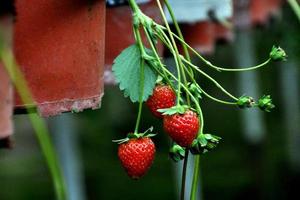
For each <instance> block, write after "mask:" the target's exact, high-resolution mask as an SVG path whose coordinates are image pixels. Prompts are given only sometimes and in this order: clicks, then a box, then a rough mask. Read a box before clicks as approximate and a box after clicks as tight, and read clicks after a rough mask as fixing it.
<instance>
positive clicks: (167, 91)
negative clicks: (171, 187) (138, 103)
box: [146, 85, 176, 118]
mask: <svg viewBox="0 0 300 200" xmlns="http://www.w3.org/2000/svg"><path fill="white" fill-rule="evenodd" d="M175 102H176V94H175V92H174V91H173V89H172V88H171V87H170V86H168V85H157V86H156V87H155V88H154V90H153V94H152V96H150V97H149V99H148V100H147V102H146V104H147V106H148V108H149V109H150V111H151V112H152V113H153V115H154V116H156V117H158V118H163V115H162V113H160V112H158V111H157V109H163V108H170V107H173V106H174V105H175Z"/></svg>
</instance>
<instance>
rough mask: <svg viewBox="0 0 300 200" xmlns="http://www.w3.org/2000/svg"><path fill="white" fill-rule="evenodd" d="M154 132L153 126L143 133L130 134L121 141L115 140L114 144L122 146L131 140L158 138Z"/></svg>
mask: <svg viewBox="0 0 300 200" xmlns="http://www.w3.org/2000/svg"><path fill="white" fill-rule="evenodd" d="M152 131H153V126H151V127H150V128H148V129H147V130H146V131H144V132H143V133H128V134H127V137H126V138H122V139H119V140H113V142H116V143H118V144H122V143H125V142H128V141H129V140H131V139H139V138H146V137H154V136H156V134H154V133H152Z"/></svg>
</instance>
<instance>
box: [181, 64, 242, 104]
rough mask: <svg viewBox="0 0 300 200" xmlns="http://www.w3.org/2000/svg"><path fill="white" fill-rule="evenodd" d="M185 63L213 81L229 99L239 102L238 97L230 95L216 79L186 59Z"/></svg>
mask: <svg viewBox="0 0 300 200" xmlns="http://www.w3.org/2000/svg"><path fill="white" fill-rule="evenodd" d="M182 60H183V61H184V62H185V63H187V64H188V65H190V66H191V67H193V68H194V69H195V70H196V71H198V72H199V73H201V74H202V75H203V76H205V77H206V78H207V79H209V80H210V81H212V82H213V83H214V84H215V85H216V86H217V87H218V88H219V89H220V90H221V91H222V92H224V93H225V94H226V95H228V96H229V97H231V98H232V99H234V100H235V101H237V100H238V98H237V97H235V96H233V95H232V94H230V93H229V92H228V91H227V90H225V89H224V88H223V87H222V86H221V85H220V84H219V83H218V82H217V81H216V80H215V79H213V78H212V77H211V76H209V75H208V74H206V73H205V72H204V71H202V70H201V69H199V68H198V67H197V66H195V65H194V64H192V63H190V62H189V61H187V60H185V59H184V58H183V59H182Z"/></svg>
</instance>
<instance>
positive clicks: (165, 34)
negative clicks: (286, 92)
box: [113, 0, 287, 199]
mask: <svg viewBox="0 0 300 200" xmlns="http://www.w3.org/2000/svg"><path fill="white" fill-rule="evenodd" d="M156 2H157V6H158V8H159V10H160V13H161V16H162V18H163V21H164V25H161V24H158V23H156V22H155V21H154V20H153V19H151V18H150V17H148V16H146V15H145V14H144V13H143V12H142V11H141V10H140V8H139V6H138V5H137V3H136V2H135V0H129V5H130V7H131V10H132V16H133V17H132V25H133V30H134V36H135V39H136V43H135V44H133V45H131V46H130V47H128V48H126V49H125V50H124V51H123V52H122V53H121V54H120V55H119V56H118V57H117V58H116V59H115V61H114V64H113V72H114V74H115V77H116V80H117V82H118V83H119V87H120V89H121V90H122V91H124V95H125V97H129V98H130V100H131V101H132V102H133V103H134V102H138V103H139V112H138V116H137V121H136V126H135V130H134V132H133V133H130V134H128V136H127V138H125V139H122V140H117V142H119V143H121V144H120V146H119V158H120V160H121V163H122V165H123V166H124V168H125V170H126V171H127V173H128V175H129V176H130V177H132V178H135V179H136V178H139V177H141V176H142V175H144V173H145V172H146V170H148V168H149V166H150V165H151V164H152V160H153V157H154V150H153V149H154V145H152V143H151V142H150V141H151V140H150V139H149V138H148V137H150V136H153V134H151V133H149V134H148V133H147V132H148V131H146V133H140V131H139V124H140V120H141V115H142V104H143V102H145V101H146V102H147V105H148V107H149V109H150V110H151V112H152V113H153V114H154V115H155V116H157V117H163V124H164V130H165V132H166V133H167V134H168V135H169V136H170V138H171V139H172V140H173V145H172V146H171V148H170V152H169V155H170V157H171V158H172V159H173V160H174V161H176V162H177V161H180V160H184V163H183V172H182V188H181V199H184V198H185V194H184V191H185V173H186V168H187V160H188V156H189V152H191V153H192V154H193V155H194V156H195V165H194V166H195V168H194V176H193V182H192V188H191V196H190V199H195V198H196V190H197V184H198V177H199V176H198V174H199V170H200V168H199V163H200V155H201V154H204V153H207V152H209V151H211V150H213V149H214V148H216V147H217V145H218V144H219V142H220V140H221V138H220V137H219V136H216V135H212V134H210V133H206V132H204V117H203V113H202V109H201V107H202V106H203V105H202V101H201V100H202V98H209V99H211V100H213V101H216V102H218V103H222V104H224V105H228V106H235V107H237V108H241V109H245V108H255V107H257V108H260V109H261V110H263V111H266V112H270V111H271V110H272V109H273V108H274V107H275V106H274V105H273V103H272V99H271V97H270V95H263V96H262V97H261V98H260V99H258V100H255V99H254V98H252V97H251V96H248V95H241V96H240V97H238V96H236V95H234V94H232V93H231V92H229V91H228V90H227V89H225V88H224V87H223V86H222V84H220V83H219V82H218V81H217V80H215V79H214V78H213V77H212V76H211V75H209V74H208V73H206V72H205V71H204V69H203V68H204V67H206V66H207V67H209V68H212V69H214V70H215V71H216V72H245V71H251V70H256V69H258V68H261V67H263V66H266V65H267V64H269V63H271V62H273V61H283V60H285V59H286V57H287V55H286V53H285V52H284V50H283V49H281V48H280V47H276V46H273V47H272V49H271V52H270V54H269V56H268V57H267V59H266V61H264V62H263V63H261V64H259V65H256V66H250V67H243V68H224V67H219V66H216V65H214V64H212V63H211V62H210V61H208V60H207V59H206V58H204V57H203V56H202V55H201V54H200V53H198V52H197V51H196V50H194V49H193V48H192V47H191V46H190V45H189V44H187V43H186V42H185V40H184V38H183V36H182V33H181V30H180V28H179V26H178V23H177V21H176V19H175V17H174V14H173V11H172V8H171V7H170V5H169V2H168V0H164V1H163V2H164V4H165V5H166V8H167V10H168V12H169V13H170V16H171V18H172V20H173V23H174V25H175V28H176V33H174V32H173V31H172V30H171V28H170V26H169V24H168V22H167V19H166V16H165V13H164V10H163V7H162V3H161V1H160V0H156ZM142 32H144V34H145V35H146V37H147V42H146V43H143V41H142V39H141V33H142ZM158 42H161V43H162V44H163V45H164V46H165V47H166V48H167V49H168V50H169V51H170V52H171V55H172V56H173V58H174V61H175V65H176V73H175V74H174V73H172V72H171V70H170V68H169V66H167V65H166V64H165V63H164V61H163V59H162V58H161V57H160V56H159V54H158V51H157V43H158ZM178 43H180V44H181V45H182V47H183V50H184V54H183V55H181V54H180V53H179V50H178V46H177V44H178ZM146 46H149V47H150V48H146ZM190 53H192V54H193V55H194V56H195V57H196V58H198V59H199V60H200V61H201V62H202V63H203V65H202V66H197V65H196V64H194V63H193V62H192V61H191V59H190ZM198 74H199V75H201V76H202V77H203V79H204V80H207V81H208V82H211V83H213V84H214V85H215V86H216V87H217V88H218V89H220V92H222V93H224V94H225V95H226V96H227V97H228V100H224V99H221V98H219V97H214V96H212V95H211V94H210V93H209V92H208V91H205V90H204V89H203V88H202V87H201V85H200V84H199V83H198V82H197V81H196V79H195V77H196V75H198ZM146 138H147V139H146ZM144 141H147V142H150V143H151V145H150V147H149V145H145V149H144V150H141V146H143V142H144ZM138 144H139V145H141V146H139V145H138ZM148 148H151V150H149V149H148Z"/></svg>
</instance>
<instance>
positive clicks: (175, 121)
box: [164, 110, 199, 147]
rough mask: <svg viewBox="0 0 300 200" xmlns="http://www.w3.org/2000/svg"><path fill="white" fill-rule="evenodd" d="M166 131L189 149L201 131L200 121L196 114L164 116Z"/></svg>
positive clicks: (189, 112)
mask: <svg viewBox="0 0 300 200" xmlns="http://www.w3.org/2000/svg"><path fill="white" fill-rule="evenodd" d="M164 130H165V131H166V132H167V133H168V134H169V136H170V137H171V138H172V139H173V140H174V141H175V142H176V143H177V144H179V145H180V146H182V147H189V146H190V145H191V144H192V142H193V140H194V139H195V138H196V136H197V133H198V130H199V119H198V116H197V114H196V113H195V112H193V111H190V110H188V111H186V112H185V113H184V114H179V113H176V114H174V115H165V116H164Z"/></svg>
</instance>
